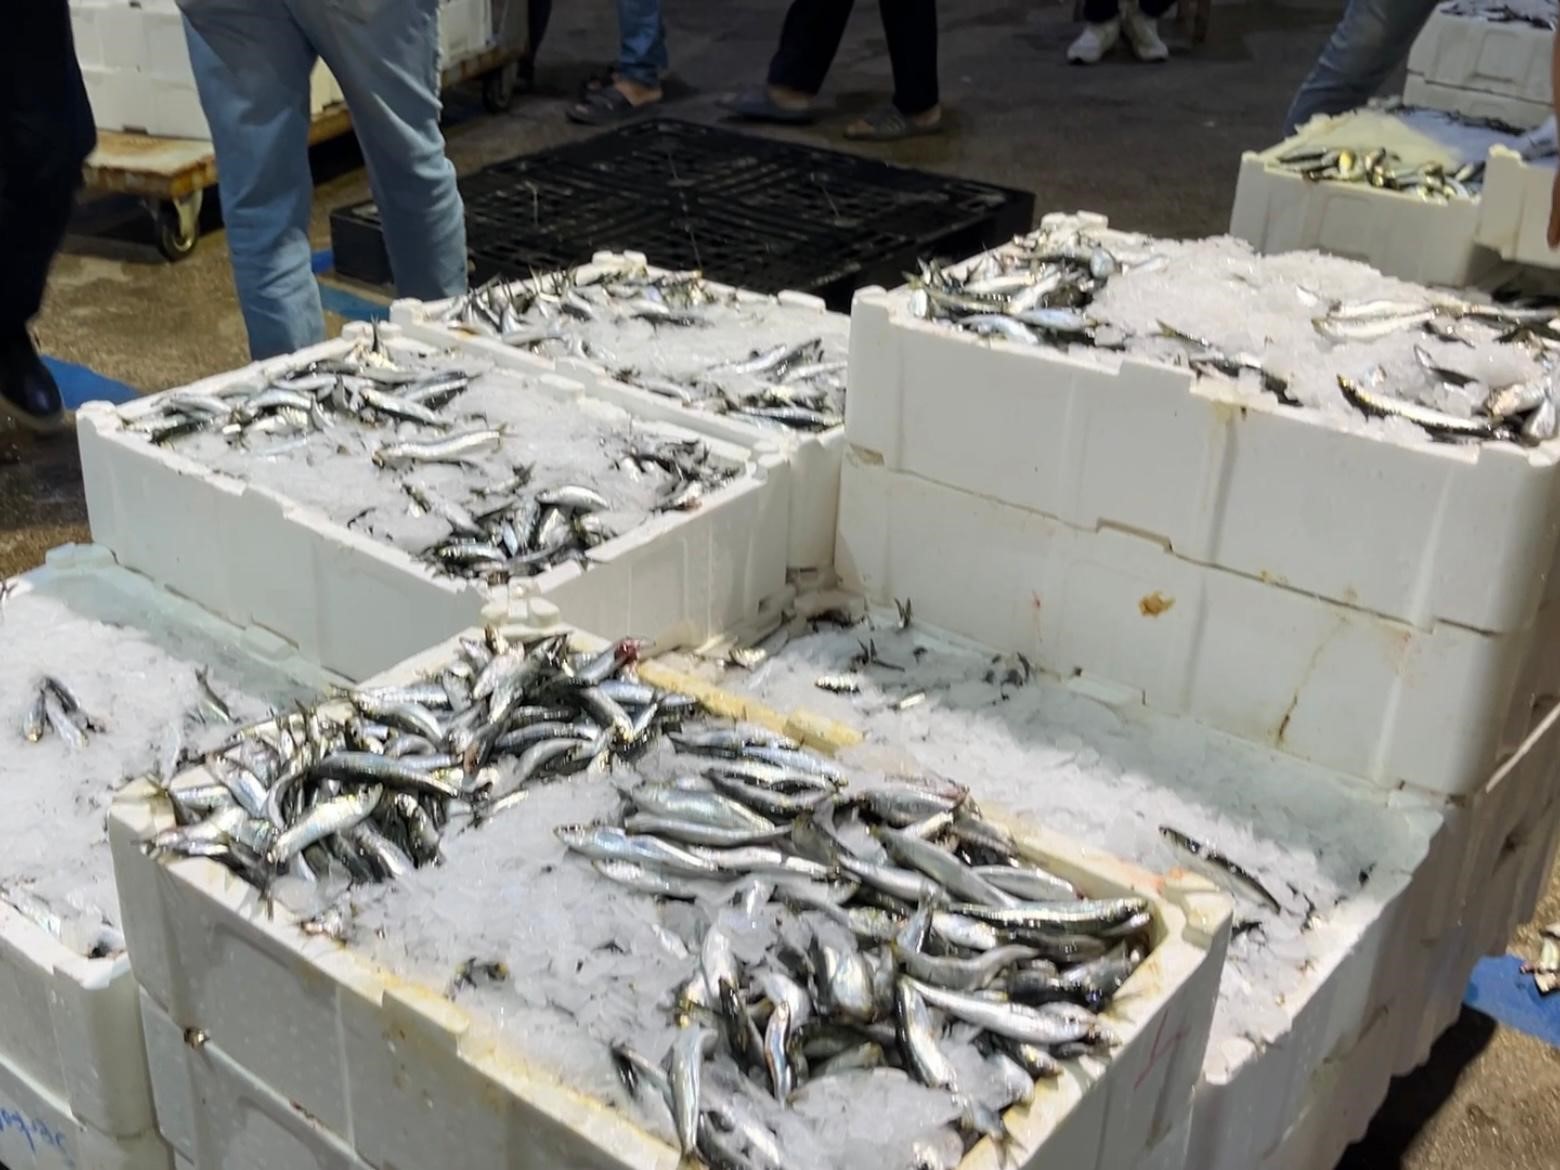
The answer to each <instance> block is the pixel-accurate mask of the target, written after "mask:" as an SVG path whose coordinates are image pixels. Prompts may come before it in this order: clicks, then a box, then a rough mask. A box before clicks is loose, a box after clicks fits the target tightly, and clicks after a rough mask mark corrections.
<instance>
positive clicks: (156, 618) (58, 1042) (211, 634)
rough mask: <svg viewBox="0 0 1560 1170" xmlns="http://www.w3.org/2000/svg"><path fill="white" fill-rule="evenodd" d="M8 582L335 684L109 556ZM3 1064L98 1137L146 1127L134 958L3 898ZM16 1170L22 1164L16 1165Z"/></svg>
mask: <svg viewBox="0 0 1560 1170" xmlns="http://www.w3.org/2000/svg"><path fill="white" fill-rule="evenodd" d="M13 584H14V588H15V590H16V592H15V594H14V596H21V595H22V594H25V593H28V592H31V591H34V590H43V591H47V590H49V589H50V587H51V586H52V585H54V584H59V585H62V586H66V587H68V588H69V589H70V590H71V595H72V596H76V597H89V598H101V599H102V600H103V601H104V602H105V603H109V602H111V603H112V610H113V612H114V613H115V614H116V615H118V614H122V613H126V612H135V613H144V614H145V615H146V617H147V621H148V623H150V624H153V625H155V627H156V628H158V629H160V630H166V631H179V630H184V631H190V632H192V633H193V632H197V631H198V632H200V633H201V634H202V635H203V636H205V637H207V638H209V639H211V640H212V641H215V642H220V643H222V644H225V645H230V646H233V647H235V648H237V647H242V648H243V649H244V650H245V651H246V652H248V653H251V654H253V655H255V656H256V657H257V658H261V659H264V660H265V661H266V662H268V663H270V664H271V665H272V666H273V667H274V668H275V669H276V670H277V671H278V672H280V673H283V674H286V675H290V676H291V677H294V678H296V679H298V680H299V681H300V682H304V683H306V684H309V685H315V684H318V685H324V684H325V683H326V682H328V681H330V680H329V678H328V676H326V675H324V674H323V672H320V671H318V670H317V669H315V668H313V667H311V666H309V665H308V664H306V663H303V662H300V661H298V660H297V659H295V658H292V657H291V656H290V655H289V654H288V652H287V648H286V647H285V646H283V645H282V644H280V643H279V642H277V641H276V640H275V639H272V638H266V637H264V636H263V635H260V634H258V633H257V632H256V631H245V630H239V629H236V628H233V627H232V626H229V625H227V624H226V623H222V622H219V621H218V620H217V619H216V618H213V617H212V616H211V615H210V614H207V613H205V612H204V611H202V610H200V609H199V608H198V607H196V606H194V605H192V604H190V603H189V602H188V601H184V600H182V599H180V598H177V597H174V596H172V595H170V594H169V593H167V592H166V591H165V590H163V589H161V588H159V587H158V586H156V585H154V584H153V583H152V582H151V581H148V580H147V579H145V578H144V577H140V576H138V575H136V574H134V573H131V572H129V571H127V570H125V569H123V568H121V567H119V566H118V565H117V564H115V562H114V559H113V557H112V556H111V555H110V554H109V553H108V551H107V550H106V549H102V548H95V547H90V546H82V547H75V546H65V547H62V548H57V549H54V550H52V551H51V552H50V553H49V554H48V558H47V563H46V564H45V566H44V567H43V568H41V569H36V570H34V571H32V572H30V573H28V574H26V575H24V576H22V577H20V578H17V579H16V580H15V582H14V583H13ZM159 636H160V637H161V636H163V635H159ZM167 636H172V635H167ZM33 666H36V664H25V663H24V664H20V667H28V668H31V667H33ZM0 1063H4V1064H5V1066H6V1067H7V1068H9V1069H11V1070H12V1072H13V1073H14V1074H15V1075H16V1076H18V1077H21V1078H23V1079H25V1080H26V1081H27V1083H29V1084H31V1085H33V1086H35V1087H36V1088H37V1089H38V1091H39V1092H40V1093H42V1094H44V1095H45V1096H46V1097H47V1098H48V1099H49V1100H50V1101H52V1102H57V1103H58V1104H59V1107H60V1108H61V1109H63V1110H64V1111H65V1112H66V1113H67V1114H69V1115H71V1116H72V1117H74V1118H75V1119H76V1121H77V1122H78V1123H79V1124H81V1125H84V1126H86V1127H88V1128H90V1129H92V1130H93V1131H95V1132H98V1133H101V1134H103V1135H106V1136H107V1137H110V1138H121V1137H122V1138H126V1139H135V1138H137V1137H138V1135H141V1134H144V1133H148V1132H150V1131H151V1129H152V1098H151V1088H150V1085H149V1083H148V1081H147V1074H146V1058H145V1052H144V1048H143V1046H142V1042H141V1022H140V1014H139V1010H138V1008H137V1005H136V990H135V980H134V976H133V975H132V973H131V970H130V959H129V956H128V955H124V954H121V955H118V956H114V957H110V958H102V959H89V958H87V957H85V956H83V955H81V954H79V953H77V952H76V951H74V950H72V949H71V948H69V947H67V946H66V945H65V944H64V943H63V942H61V941H60V940H59V939H58V938H56V937H55V936H54V935H52V934H50V933H49V932H47V931H45V930H44V929H43V928H42V927H40V926H38V925H37V924H36V923H34V922H33V921H32V920H30V919H29V918H27V917H25V916H23V915H22V914H20V913H18V912H17V911H16V910H14V909H13V908H12V907H11V906H10V905H9V904H8V903H6V902H5V900H4V899H3V897H0ZM3 1149H4V1145H3V1142H0V1151H3ZM11 1170H21V1167H20V1166H18V1165H16V1164H15V1163H12V1164H11Z"/></svg>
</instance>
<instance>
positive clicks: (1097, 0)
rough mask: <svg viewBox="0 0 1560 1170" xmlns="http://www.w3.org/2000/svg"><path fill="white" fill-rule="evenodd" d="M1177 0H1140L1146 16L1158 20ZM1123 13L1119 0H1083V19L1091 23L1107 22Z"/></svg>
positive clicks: (1139, 3) (1139, 6) (1139, 2)
mask: <svg viewBox="0 0 1560 1170" xmlns="http://www.w3.org/2000/svg"><path fill="white" fill-rule="evenodd" d="M1174 3H1175V0H1138V8H1139V9H1141V10H1142V13H1143V15H1144V16H1146V17H1148V18H1150V19H1151V20H1158V19H1159V18H1160V17H1161V16H1163V15H1164V14H1165V13H1167V12H1169V11H1170V8H1171V6H1172V5H1173V4H1174ZM1120 15H1121V5H1120V4H1119V3H1118V0H1083V19H1084V20H1086V21H1088V22H1089V23H1090V24H1105V23H1107V22H1108V21H1112V20H1115V19H1116V17H1118V16H1120Z"/></svg>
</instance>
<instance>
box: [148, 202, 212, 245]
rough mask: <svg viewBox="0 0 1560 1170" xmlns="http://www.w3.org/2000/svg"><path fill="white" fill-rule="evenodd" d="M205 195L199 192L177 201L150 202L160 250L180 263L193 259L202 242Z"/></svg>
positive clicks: (149, 205) (149, 206)
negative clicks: (196, 248)
mask: <svg viewBox="0 0 1560 1170" xmlns="http://www.w3.org/2000/svg"><path fill="white" fill-rule="evenodd" d="M204 200H205V193H204V192H202V191H195V192H193V193H191V194H189V195H182V196H180V197H179V198H177V199H165V200H148V205H147V210H148V211H149V212H150V213H151V216H152V223H153V225H154V226H155V227H156V229H157V250H158V251H159V252H161V253H162V254H163V255H164V256H165V257H166V258H167V259H168V260H170V261H172V262H174V263H178V262H179V261H180V260H187V259H189V257H190V255H191V254H192V253H193V252H194V251H195V245H196V243H197V242H198V241H199V240H200V208H201V204H202V203H203V202H204Z"/></svg>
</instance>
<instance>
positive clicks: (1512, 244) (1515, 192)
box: [1476, 146, 1560, 268]
mask: <svg viewBox="0 0 1560 1170" xmlns="http://www.w3.org/2000/svg"><path fill="white" fill-rule="evenodd" d="M1555 165H1556V160H1555V159H1553V158H1547V159H1535V160H1534V161H1532V162H1528V161H1527V160H1525V159H1523V157H1522V156H1521V155H1520V154H1518V153H1517V152H1516V151H1514V150H1508V149H1507V148H1506V147H1504V146H1494V147H1491V148H1490V154H1489V159H1488V161H1487V163H1486V165H1485V168H1484V188H1483V193H1482V194H1481V195H1480V197H1479V223H1478V232H1477V236H1476V238H1477V240H1478V242H1479V243H1480V244H1482V245H1483V246H1484V247H1486V248H1491V249H1493V250H1494V251H1495V252H1497V253H1498V254H1499V255H1500V256H1501V258H1502V259H1505V260H1513V261H1516V262H1517V263H1519V264H1531V265H1533V266H1534V267H1535V268H1560V253H1557V252H1554V251H1552V250H1551V249H1550V247H1549V240H1548V231H1549V208H1550V199H1551V196H1552V195H1553V193H1554V185H1555Z"/></svg>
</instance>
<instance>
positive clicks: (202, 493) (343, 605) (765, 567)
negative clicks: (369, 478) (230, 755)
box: [77, 326, 787, 679]
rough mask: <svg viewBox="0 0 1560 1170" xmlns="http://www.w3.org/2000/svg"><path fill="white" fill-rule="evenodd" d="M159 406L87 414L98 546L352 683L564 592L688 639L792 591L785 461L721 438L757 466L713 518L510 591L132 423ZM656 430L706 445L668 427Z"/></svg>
mask: <svg viewBox="0 0 1560 1170" xmlns="http://www.w3.org/2000/svg"><path fill="white" fill-rule="evenodd" d="M360 330H361V327H354V326H349V327H348V329H347V330H345V331H343V339H342V340H340V341H334V342H326V343H324V344H323V345H320V346H317V347H314V348H313V349H310V350H305V351H302V352H301V353H300V354H295V355H291V356H289V357H286V358H281V359H276V360H275V361H273V362H269V363H258V364H257V365H254V366H249V367H245V368H244V369H241V370H238V371H235V372H233V373H231V374H223V375H219V376H217V377H216V378H213V379H208V380H206V381H204V382H199V383H196V384H195V385H196V387H198V388H201V389H204V390H208V391H209V390H212V389H215V388H216V387H217V386H218V385H223V384H231V383H233V382H251V383H258V382H260V381H263V379H264V377H265V376H266V373H267V371H276V370H280V369H285V368H290V367H291V366H292V365H293V364H295V363H297V362H298V361H300V360H304V359H308V358H324V357H329V356H339V355H340V354H342V353H344V352H346V350H347V349H348V348H349V347H350V345H351V343H352V339H354V338H356V337H359V336H361V332H360ZM381 335H382V336H384V337H385V338H386V339H387V341H388V343H389V344H391V345H392V346H394V345H398V344H408V343H406V342H404V341H402V340H400V339H398V338H396V337H395V335H394V326H386V327H383V328H382V329H381ZM493 376H496V377H512V376H513V375H512V374H509V373H506V372H504V371H496V372H495V374H494V375H493ZM516 389H517V391H534V392H535V393H539V394H547V395H550V396H552V397H554V398H556V399H558V400H561V401H569V400H576V399H580V398H581V396H582V393H583V392H582V390H581V388H580V387H579V386H578V385H577V384H576V383H573V382H570V381H567V380H565V379H561V378H558V377H556V376H554V375H544V376H542V377H540V378H535V379H532V380H530V381H529V382H528V383H527V385H526V386H524V387H522V386H521V385H520V384H519V383H518V382H517V384H516ZM157 409H158V400H157V398H156V397H155V396H154V397H152V398H146V399H140V400H138V401H137V402H135V403H134V404H132V405H130V406H128V407H124V408H118V409H116V408H113V407H110V406H107V405H104V404H93V405H89V406H87V407H85V408H83V409H82V410H80V411H78V412H77V435H78V439H79V442H80V446H81V465H82V479H83V481H84V483H85V488H86V497H87V511H88V515H89V518H90V521H91V526H92V532H93V539H94V540H96V541H97V542H98V543H100V544H102V545H105V546H106V547H108V548H110V549H112V550H113V552H114V554H115V555H116V556H117V557H118V558H119V560H120V562H121V563H123V564H125V565H126V566H128V567H130V568H133V569H135V570H137V571H138V572H142V573H145V574H146V575H147V576H149V577H152V578H153V579H154V580H157V581H160V582H163V583H165V584H166V585H168V587H169V588H171V589H173V590H174V591H175V592H177V593H180V594H183V595H184V596H186V597H189V598H191V599H193V600H195V601H197V602H199V603H200V604H201V605H204V606H205V607H207V608H208V609H210V610H212V611H213V612H214V613H217V614H220V615H222V616H224V617H226V618H227V619H229V620H230V621H233V622H235V623H237V624H240V625H246V626H247V625H253V626H258V627H261V628H263V629H266V630H269V631H271V632H272V633H274V634H275V635H276V636H278V637H280V638H283V639H285V640H286V641H288V642H290V643H292V644H293V645H294V646H296V647H298V649H299V652H300V653H302V654H303V655H304V656H305V657H307V658H309V659H310V660H312V661H315V662H318V663H320V664H322V665H323V666H324V667H326V668H327V669H329V670H331V671H334V672H336V673H339V674H341V675H344V676H345V677H347V678H351V679H362V678H365V677H367V676H368V675H370V674H373V673H374V672H376V671H378V670H382V669H384V668H385V667H387V666H389V665H391V664H392V663H394V662H397V661H399V660H401V659H403V658H405V657H407V656H408V655H410V654H414V653H416V652H417V651H419V650H422V649H424V648H426V647H428V646H430V645H432V644H434V643H436V642H440V641H442V640H443V639H445V638H447V637H449V636H450V635H451V634H452V633H454V632H455V631H457V630H460V629H464V628H465V627H467V626H471V625H476V624H480V623H481V622H482V620H483V619H484V615H487V616H498V617H502V615H503V613H504V612H505V611H506V610H507V607H508V606H509V605H510V604H511V603H512V602H513V601H514V600H515V599H516V598H520V597H525V596H536V595H540V596H546V597H548V598H551V599H552V600H553V601H554V602H556V603H557V604H558V606H559V607H560V608H561V609H562V610H563V611H564V613H565V615H566V616H567V617H568V618H569V619H570V620H572V621H575V622H576V623H578V624H580V625H581V626H586V627H587V628H590V627H592V626H593V627H594V628H597V629H611V630H624V631H631V632H633V633H634V634H636V635H640V636H644V637H648V638H652V639H655V640H656V641H657V642H658V643H661V644H673V643H678V642H694V643H697V642H702V641H704V640H705V639H707V638H709V637H711V636H713V635H714V634H716V633H718V632H719V631H720V630H722V629H724V628H725V627H726V626H728V625H731V624H733V623H735V622H737V621H740V620H741V619H742V618H744V617H746V616H748V615H750V614H752V613H755V612H757V610H758V608H759V606H760V604H761V603H762V602H763V601H764V600H765V599H766V598H769V597H771V596H773V595H774V594H776V593H778V592H780V591H782V590H783V589H784V588H785V524H786V521H787V512H786V504H787V498H786V492H785V476H784V475H783V474H781V473H780V472H779V471H778V466H779V458H778V457H777V456H774V455H758V456H756V457H755V456H754V454H753V453H752V452H750V451H747V450H744V449H740V448H738V447H735V446H733V445H731V444H728V443H723V442H721V441H720V440H718V439H708V438H706V440H705V441H706V443H707V444H708V446H709V448H710V450H711V453H712V454H714V455H716V456H719V457H722V458H724V459H727V460H731V461H733V462H735V463H737V464H739V465H741V467H742V469H743V470H742V471H741V472H740V473H739V474H738V476H737V477H736V479H734V480H733V481H731V482H730V483H728V484H726V485H725V486H723V487H721V488H720V489H719V490H717V491H713V492H711V493H710V494H709V495H708V496H707V497H706V498H705V500H704V503H703V505H702V506H701V507H700V508H699V509H697V510H696V511H693V512H688V513H677V514H665V515H660V516H655V517H652V518H651V519H649V520H648V521H647V522H645V523H644V524H641V525H639V526H638V527H637V528H635V529H633V530H632V531H630V532H627V533H625V534H623V535H622V536H620V537H618V538H616V539H614V540H611V541H608V542H607V543H605V544H603V545H601V546H599V547H598V548H595V549H593V550H591V552H590V553H589V554H588V560H589V562H590V567H589V568H588V569H584V570H582V569H581V568H580V567H579V566H578V565H574V564H570V565H565V566H561V567H559V568H554V569H551V570H549V571H547V572H545V573H542V574H540V575H538V576H536V577H532V578H529V579H527V580H524V581H516V582H512V583H511V584H510V585H509V587H508V589H507V590H506V589H503V588H501V587H494V588H492V589H488V588H484V587H483V586H481V585H479V584H477V583H473V582H469V581H460V580H456V579H453V578H449V577H441V576H437V575H435V574H434V573H433V572H432V571H431V570H430V569H429V567H428V566H426V565H424V564H422V563H421V562H419V561H418V560H416V559H415V558H413V557H412V556H411V555H410V554H408V553H405V552H402V551H401V550H399V549H397V548H395V547H393V546H391V545H389V544H385V543H382V542H379V541H376V540H372V539H369V538H367V537H365V536H363V535H361V534H359V533H356V532H353V531H351V530H350V529H348V528H346V527H345V526H344V525H341V524H337V523H335V522H333V521H330V520H328V519H326V518H325V517H324V516H323V515H322V514H321V513H319V512H317V511H315V510H314V509H312V508H308V507H305V506H303V505H300V504H298V503H296V502H294V501H292V500H290V499H288V498H287V497H286V496H284V495H282V494H280V493H278V492H275V491H272V490H269V489H267V488H264V487H259V486H257V485H253V484H246V483H243V482H241V481H239V480H237V479H234V478H232V477H230V476H227V475H224V474H221V473H218V472H215V471H212V470H211V469H209V468H207V467H204V466H202V465H201V464H198V463H196V462H194V461H193V460H191V459H190V458H188V457H186V456H184V455H182V454H181V453H180V452H179V451H178V449H177V448H172V449H162V448H158V447H156V446H153V445H152V444H151V443H149V442H147V441H146V440H145V438H143V437H141V436H138V435H135V434H133V433H130V432H129V431H127V430H126V429H125V424H126V423H127V422H129V421H133V420H134V419H136V418H139V417H142V416H143V415H145V414H147V413H149V412H152V411H155V410H157ZM643 429H646V430H652V431H654V432H656V433H657V434H661V435H664V436H666V437H668V438H692V437H694V436H693V435H692V433H691V432H689V431H687V430H685V429H682V428H677V427H674V426H672V425H670V424H665V423H656V422H652V423H649V424H647V425H646V426H645V427H644V428H643Z"/></svg>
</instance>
